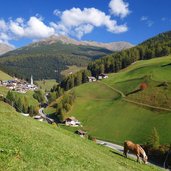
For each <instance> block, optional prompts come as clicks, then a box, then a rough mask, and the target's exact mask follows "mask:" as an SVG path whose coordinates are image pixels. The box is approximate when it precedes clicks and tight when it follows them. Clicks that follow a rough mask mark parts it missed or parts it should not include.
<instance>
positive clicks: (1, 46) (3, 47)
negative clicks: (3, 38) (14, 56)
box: [0, 43, 14, 55]
mask: <svg viewBox="0 0 171 171" xmlns="http://www.w3.org/2000/svg"><path fill="white" fill-rule="evenodd" d="M11 50H14V48H13V47H12V46H9V45H7V44H5V43H0V55H2V54H4V53H6V52H9V51H11Z"/></svg>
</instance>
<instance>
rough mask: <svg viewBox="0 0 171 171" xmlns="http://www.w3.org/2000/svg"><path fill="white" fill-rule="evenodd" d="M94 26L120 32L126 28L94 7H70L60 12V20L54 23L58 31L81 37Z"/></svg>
mask: <svg viewBox="0 0 171 171" xmlns="http://www.w3.org/2000/svg"><path fill="white" fill-rule="evenodd" d="M94 27H106V29H107V30H108V31H109V32H112V33H122V32H125V31H127V30H128V28H127V26H126V24H123V25H118V24H117V21H116V20H112V19H111V17H110V16H109V15H106V14H105V13H104V12H102V11H100V10H98V9H95V8H84V9H83V10H81V9H80V8H72V9H70V10H65V11H63V12H61V15H60V21H59V22H58V23H57V24H56V26H55V28H57V30H58V31H60V32H65V33H66V34H71V35H74V36H76V37H77V38H81V37H82V36H83V35H84V34H87V33H90V32H91V31H92V30H93V29H94Z"/></svg>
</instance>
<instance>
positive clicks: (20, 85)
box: [0, 76, 38, 93]
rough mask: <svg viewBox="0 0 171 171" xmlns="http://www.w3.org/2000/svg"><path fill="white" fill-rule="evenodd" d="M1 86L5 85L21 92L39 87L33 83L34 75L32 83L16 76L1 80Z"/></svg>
mask: <svg viewBox="0 0 171 171" xmlns="http://www.w3.org/2000/svg"><path fill="white" fill-rule="evenodd" d="M0 86H4V87H6V88H8V89H10V90H14V91H16V92H19V93H26V92H27V91H29V90H36V89H38V87H37V86H36V85H34V84H33V77H32V76H31V83H28V82H27V81H25V80H21V79H18V78H14V79H13V80H6V81H2V80H0Z"/></svg>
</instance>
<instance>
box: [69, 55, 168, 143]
mask: <svg viewBox="0 0 171 171" xmlns="http://www.w3.org/2000/svg"><path fill="white" fill-rule="evenodd" d="M170 63H171V56H169V57H165V58H157V59H152V60H148V61H138V62H137V63H136V64H134V65H131V66H130V67H128V68H127V69H125V70H122V71H121V72H119V73H114V74H110V75H109V78H108V79H105V80H103V81H102V82H98V83H88V84H84V85H81V86H79V87H76V88H75V92H76V95H77V99H76V102H75V104H74V106H73V108H72V110H71V111H70V113H69V115H74V116H76V118H78V119H79V120H80V121H81V122H82V123H83V125H84V128H85V129H86V130H87V131H88V132H89V133H90V134H92V135H94V136H95V137H98V138H101V139H104V140H108V141H113V142H116V143H119V144H120V143H122V142H123V141H124V140H126V139H131V140H133V141H136V142H137V143H145V142H146V141H147V138H148V136H149V135H150V133H151V130H152V129H153V127H156V129H157V131H158V132H159V135H160V141H161V143H170V142H171V137H170V134H171V112H167V111H157V110H153V109H150V108H147V107H142V106H139V105H135V104H132V103H128V102H126V101H124V98H121V97H120V98H119V97H117V98H116V94H113V93H116V92H115V91H114V90H113V89H112V88H117V89H119V90H121V91H122V92H123V93H124V94H127V93H130V92H132V91H134V90H136V89H137V88H139V85H140V84H141V83H142V82H147V84H148V88H147V89H145V90H144V91H140V92H137V93H134V94H130V95H129V96H126V99H129V100H133V101H135V102H141V103H145V104H148V105H152V106H156V107H165V108H170V106H171V83H170V82H169V81H170V77H169V75H171V65H170ZM165 67H166V68H167V69H166V70H165ZM169 67H170V68H169ZM163 81H167V82H168V86H167V87H158V85H159V84H160V83H162V82H163ZM105 84H106V85H105ZM97 85H98V86H97ZM105 86H106V87H105ZM106 91H107V92H106ZM89 92H90V93H89Z"/></svg>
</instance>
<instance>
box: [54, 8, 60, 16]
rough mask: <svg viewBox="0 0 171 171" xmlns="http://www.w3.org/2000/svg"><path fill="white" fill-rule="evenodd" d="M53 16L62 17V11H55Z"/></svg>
mask: <svg viewBox="0 0 171 171" xmlns="http://www.w3.org/2000/svg"><path fill="white" fill-rule="evenodd" d="M53 14H54V15H56V16H60V15H61V11H60V10H58V9H55V10H54V11H53Z"/></svg>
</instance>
